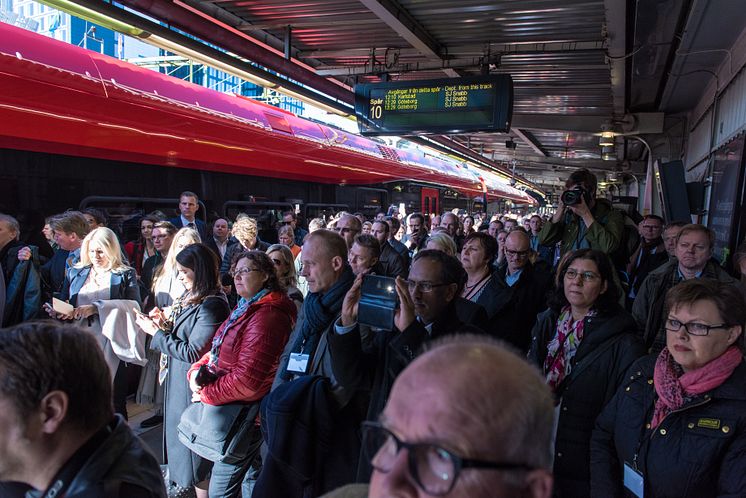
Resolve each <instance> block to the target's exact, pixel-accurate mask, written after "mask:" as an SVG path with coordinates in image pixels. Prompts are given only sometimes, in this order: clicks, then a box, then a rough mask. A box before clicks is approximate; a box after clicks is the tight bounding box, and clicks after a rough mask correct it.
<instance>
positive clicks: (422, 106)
mask: <svg viewBox="0 0 746 498" xmlns="http://www.w3.org/2000/svg"><path fill="white" fill-rule="evenodd" d="M355 113H356V115H357V119H358V125H359V128H360V132H361V133H362V134H363V135H406V134H427V133H458V132H463V131H501V132H507V131H508V130H510V121H511V118H512V115H513V80H512V79H511V77H510V76H508V75H497V76H477V77H467V78H444V79H438V80H426V81H398V82H387V83H372V84H364V85H356V86H355Z"/></svg>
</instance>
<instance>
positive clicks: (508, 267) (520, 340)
mask: <svg viewBox="0 0 746 498" xmlns="http://www.w3.org/2000/svg"><path fill="white" fill-rule="evenodd" d="M530 248H531V241H530V239H529V236H528V234H527V233H526V232H524V231H522V230H513V231H512V232H510V233H509V234H508V236H507V237H506V238H505V261H506V263H507V264H505V265H503V266H500V267H499V268H498V269H497V270H496V271H495V272H494V273H493V276H492V279H491V281H490V287H489V289H488V290H490V291H491V292H488V293H487V294H486V295H485V296H484V299H480V300H478V301H477V302H479V303H480V304H482V305H483V306H484V307H485V309H486V310H488V315H489V318H490V320H489V323H490V325H491V326H492V328H493V329H494V333H493V335H494V336H495V337H499V338H501V339H503V340H505V341H507V342H509V343H510V344H512V345H513V346H515V347H516V348H518V349H519V350H520V351H522V352H524V353H526V352H528V347H529V346H530V344H531V329H533V327H534V324H535V323H536V315H537V314H539V313H540V312H541V311H544V310H545V309H546V307H547V292H548V291H549V288H550V286H551V274H550V272H548V271H545V272H542V271H537V270H536V269H535V268H534V265H533V263H531V259H530V255H531V249H530ZM487 300H489V301H491V302H488V301H487Z"/></svg>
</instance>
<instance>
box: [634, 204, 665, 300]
mask: <svg viewBox="0 0 746 498" xmlns="http://www.w3.org/2000/svg"><path fill="white" fill-rule="evenodd" d="M637 229H638V231H639V232H640V243H639V245H638V246H637V250H635V252H634V253H633V254H632V257H631V258H630V260H629V263H628V264H627V275H628V276H629V282H630V289H629V294H628V296H627V297H628V299H629V301H628V303H629V306H630V307H631V303H632V300H633V299H634V298H635V296H636V295H637V293H638V292H639V291H640V286H641V285H642V283H643V282H644V281H645V277H647V276H648V274H649V273H650V272H651V271H653V270H655V269H656V268H658V267H659V266H661V265H662V264H664V263H666V262H667V261H668V253H667V252H666V246H665V244H664V243H663V238H662V237H661V234H662V233H663V218H661V217H660V216H657V215H654V214H649V215H647V216H645V217H644V218H643V219H642V221H641V222H640V224H639V225H638V227H637ZM628 309H629V308H628Z"/></svg>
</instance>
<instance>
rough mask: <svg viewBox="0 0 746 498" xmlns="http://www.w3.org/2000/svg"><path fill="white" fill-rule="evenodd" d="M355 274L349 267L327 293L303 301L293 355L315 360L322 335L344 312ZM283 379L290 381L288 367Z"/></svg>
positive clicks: (311, 294)
mask: <svg viewBox="0 0 746 498" xmlns="http://www.w3.org/2000/svg"><path fill="white" fill-rule="evenodd" d="M354 281H355V274H353V273H352V269H351V268H350V266H349V265H345V269H344V270H343V271H342V274H341V275H340V276H339V279H337V281H336V282H335V283H334V284H333V285H332V286H331V287H330V288H329V289H328V290H327V291H326V292H325V293H323V294H322V293H320V292H310V293H308V295H307V296H306V298H305V299H304V300H303V321H302V322H301V323H300V324H299V326H300V327H301V329H300V333H299V334H298V336H297V337H296V339H295V342H294V343H293V348H292V349H291V350H290V351H291V352H293V353H303V354H307V355H309V358H311V359H312V358H313V354H314V352H315V350H316V346H317V345H318V343H319V339H320V338H321V334H322V333H323V332H324V331H325V330H326V329H327V328H328V327H329V326H330V325H331V324H332V321H333V320H334V319H335V318H336V317H337V315H339V313H340V312H341V311H342V302H343V301H344V298H345V294H347V291H348V290H350V287H352V283H353V282H354ZM281 378H283V379H285V380H290V375H288V372H287V366H286V367H285V368H284V369H283V371H282V374H281Z"/></svg>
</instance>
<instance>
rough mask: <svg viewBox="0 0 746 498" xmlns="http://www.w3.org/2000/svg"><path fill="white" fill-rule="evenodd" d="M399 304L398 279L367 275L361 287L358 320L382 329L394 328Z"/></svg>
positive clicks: (363, 323)
mask: <svg viewBox="0 0 746 498" xmlns="http://www.w3.org/2000/svg"><path fill="white" fill-rule="evenodd" d="M398 305H399V296H398V295H397V294H396V280H395V279H393V278H391V277H381V276H378V275H365V276H364V277H363V284H362V287H361V288H360V305H359V306H358V312H357V321H358V323H360V324H362V325H368V326H370V327H372V328H376V329H380V330H393V328H394V315H395V313H396V308H397V306H398Z"/></svg>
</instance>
